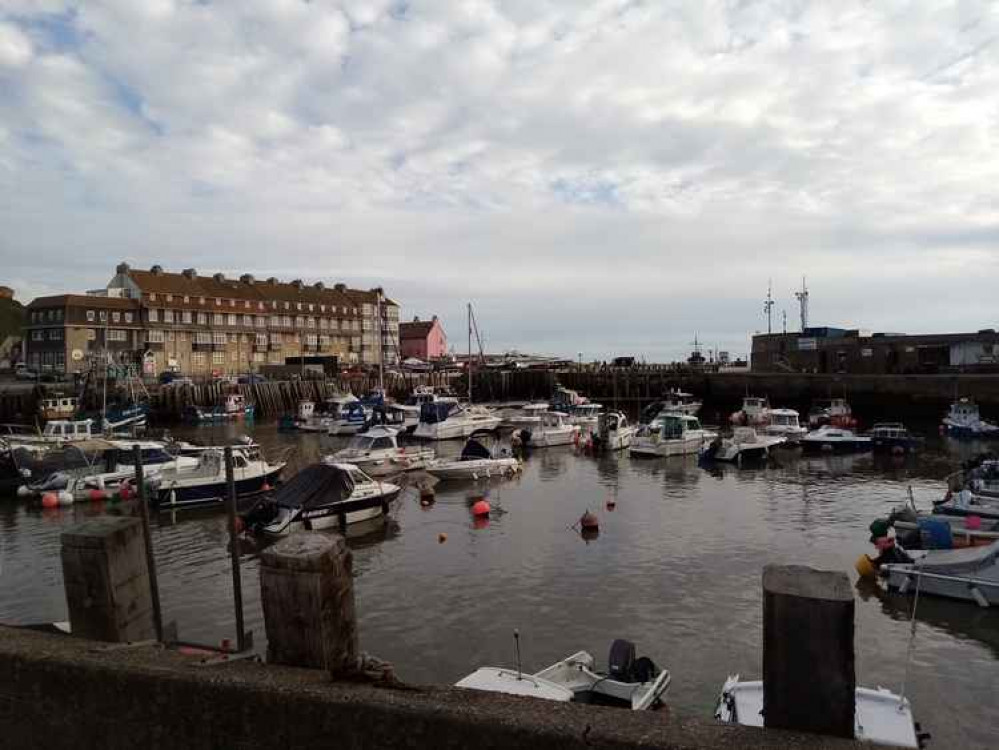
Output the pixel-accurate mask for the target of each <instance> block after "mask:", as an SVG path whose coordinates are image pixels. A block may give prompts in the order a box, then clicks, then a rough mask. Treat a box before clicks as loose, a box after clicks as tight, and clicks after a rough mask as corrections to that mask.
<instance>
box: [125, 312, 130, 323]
mask: <svg viewBox="0 0 999 750" xmlns="http://www.w3.org/2000/svg"><path fill="white" fill-rule="evenodd" d="M125 322H126V323H131V322H132V313H130V312H127V313H125Z"/></svg>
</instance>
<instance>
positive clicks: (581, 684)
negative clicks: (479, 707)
mask: <svg viewBox="0 0 999 750" xmlns="http://www.w3.org/2000/svg"><path fill="white" fill-rule="evenodd" d="M670 679H671V677H670V673H669V671H668V670H666V669H660V668H659V667H657V666H656V664H655V663H654V662H653V661H652V660H651V659H649V658H648V657H647V656H643V657H641V658H639V659H636V658H635V645H634V644H633V643H631V642H630V641H625V640H616V641H614V643H613V644H612V645H611V651H610V657H609V659H608V668H607V672H598V671H596V663H595V660H594V658H593V657H592V656H591V655H590V654H589V653H587V652H586V651H578V652H576V653H575V654H572V655H571V656H567V657H566V658H565V659H562V660H561V661H559V662H556V663H555V664H552V665H551V666H550V667H547V668H545V669H542V670H541V671H540V672H536V673H535V674H523V673H522V672H521V671H520V670H515V669H503V668H500V667H481V668H479V669H477V670H476V671H474V672H472V674H470V675H468V676H467V677H464V678H463V679H461V680H459V681H458V682H457V683H456V685H457V687H460V688H468V689H471V690H486V691H489V692H494V693H506V694H508V695H528V696H532V697H535V698H543V699H546V700H553V701H562V702H569V701H573V702H576V703H591V704H598V705H605V706H617V707H620V708H630V709H632V710H634V711H644V710H649V709H655V708H658V707H659V706H660V705H662V699H663V696H664V695H665V694H666V691H667V690H668V689H669V685H670Z"/></svg>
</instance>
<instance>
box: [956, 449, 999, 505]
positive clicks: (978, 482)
mask: <svg viewBox="0 0 999 750" xmlns="http://www.w3.org/2000/svg"><path fill="white" fill-rule="evenodd" d="M963 480H964V486H965V487H967V488H968V489H969V490H971V492H973V493H974V494H976V495H979V496H981V497H994V498H999V459H995V458H985V459H981V460H980V461H978V462H977V464H976V465H974V466H972V467H970V468H969V469H968V470H967V471H966V472H965V473H964V476H963Z"/></svg>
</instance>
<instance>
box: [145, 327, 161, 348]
mask: <svg viewBox="0 0 999 750" xmlns="http://www.w3.org/2000/svg"><path fill="white" fill-rule="evenodd" d="M146 342H147V343H149V344H162V343H163V331H161V330H158V329H157V330H152V331H146Z"/></svg>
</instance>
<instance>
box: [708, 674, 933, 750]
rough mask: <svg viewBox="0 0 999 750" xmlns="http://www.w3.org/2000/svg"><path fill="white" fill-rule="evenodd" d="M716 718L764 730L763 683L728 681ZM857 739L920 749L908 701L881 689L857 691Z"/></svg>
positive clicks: (717, 708) (916, 727) (736, 678)
mask: <svg viewBox="0 0 999 750" xmlns="http://www.w3.org/2000/svg"><path fill="white" fill-rule="evenodd" d="M715 718H716V719H718V720H719V721H723V722H725V723H726V724H741V725H743V726H747V727H762V726H763V682H762V680H740V679H739V675H733V676H731V677H729V678H728V679H727V680H726V681H725V684H724V686H722V691H721V696H720V697H719V698H718V706H717V707H716V709H715ZM854 738H855V739H857V740H859V741H861V742H873V743H876V744H880V745H893V746H896V747H913V748H918V747H920V746H921V743H920V732H919V727H918V725H917V724H916V722H915V720H914V719H913V716H912V707H911V706H910V705H909V701H908V700H907V699H905V698H903V697H902V696H900V695H896V694H895V693H893V692H891V691H890V690H886V689H885V688H882V687H879V688H877V689H873V690H872V689H871V688H862V687H859V688H856V710H855V712H854Z"/></svg>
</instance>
